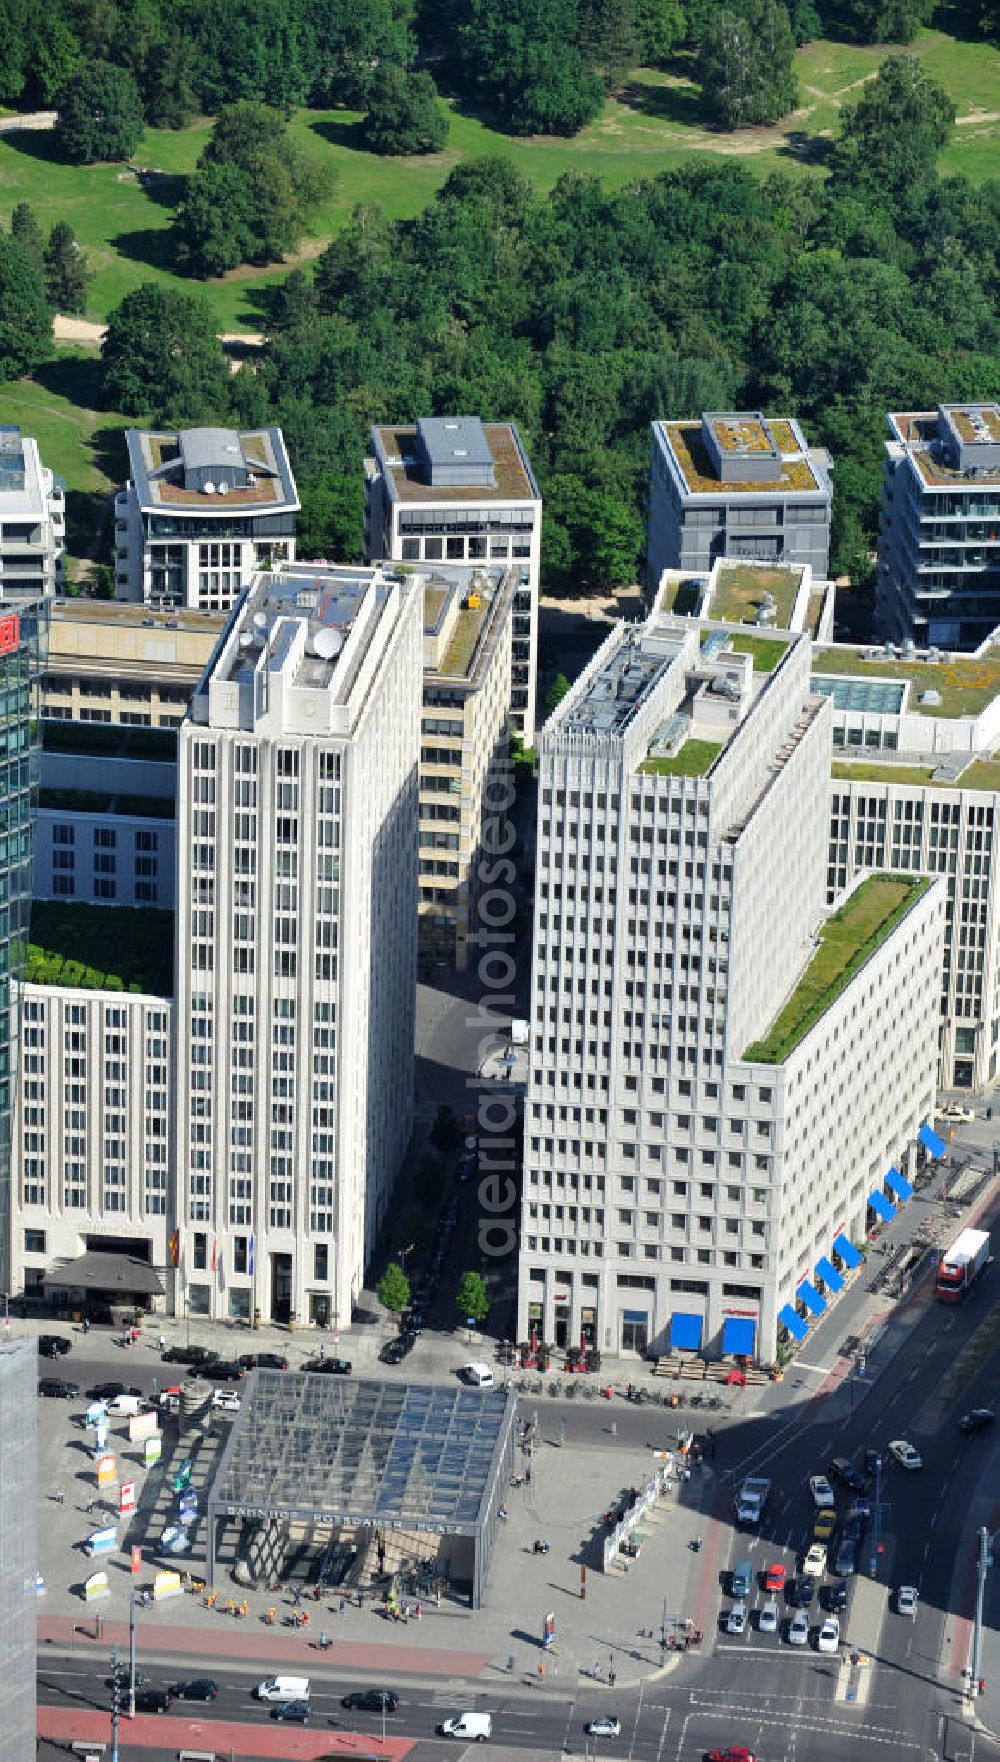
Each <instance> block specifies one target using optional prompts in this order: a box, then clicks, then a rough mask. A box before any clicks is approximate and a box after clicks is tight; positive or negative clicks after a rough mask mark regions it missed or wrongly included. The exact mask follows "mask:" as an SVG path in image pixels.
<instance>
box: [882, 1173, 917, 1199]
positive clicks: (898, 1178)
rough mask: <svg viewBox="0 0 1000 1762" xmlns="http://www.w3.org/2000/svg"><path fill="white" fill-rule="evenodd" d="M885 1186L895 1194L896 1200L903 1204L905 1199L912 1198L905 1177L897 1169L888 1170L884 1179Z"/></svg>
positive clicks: (911, 1192) (911, 1190)
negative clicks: (901, 1201)
mask: <svg viewBox="0 0 1000 1762" xmlns="http://www.w3.org/2000/svg"><path fill="white" fill-rule="evenodd" d="M885 1184H886V1186H887V1187H889V1188H890V1189H891V1191H892V1192H893V1193H895V1195H896V1198H897V1199H901V1200H903V1201H904V1202H905V1201H906V1200H907V1199H912V1198H913V1188H912V1187H911V1186H910V1183H909V1181H908V1180H907V1179H906V1176H905V1175H902V1174H900V1172H899V1170H898V1169H897V1168H891V1169H890V1170H889V1172H888V1174H887V1175H886V1177H885Z"/></svg>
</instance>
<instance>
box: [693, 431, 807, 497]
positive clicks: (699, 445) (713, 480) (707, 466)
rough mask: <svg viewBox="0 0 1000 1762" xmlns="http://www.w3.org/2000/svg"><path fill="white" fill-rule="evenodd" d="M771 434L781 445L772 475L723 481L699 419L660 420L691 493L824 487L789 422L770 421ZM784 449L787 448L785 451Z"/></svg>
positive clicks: (757, 492)
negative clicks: (694, 420) (713, 460)
mask: <svg viewBox="0 0 1000 1762" xmlns="http://www.w3.org/2000/svg"><path fill="white" fill-rule="evenodd" d="M769 426H770V430H771V434H772V435H773V437H774V440H775V442H776V444H777V446H778V448H779V449H780V452H781V462H780V468H779V469H778V470H777V471H776V473H775V474H774V475H773V476H769V477H763V478H746V479H743V478H740V479H736V480H730V481H727V482H725V483H724V482H723V481H722V479H721V478H720V477H719V476H718V474H717V472H716V471H715V469H714V466H713V462H712V459H711V458H710V456H709V452H708V448H707V447H706V445H705V442H704V440H703V438H702V425H701V423H700V422H664V423H661V424H660V427H661V429H662V432H663V434H664V436H665V438H666V440H667V441H668V443H669V445H670V448H671V451H672V452H673V455H674V458H675V460H676V462H677V466H678V469H679V470H680V473H681V476H682V477H683V479H684V482H685V485H686V487H687V490H688V493H689V494H690V495H705V496H727V497H728V496H733V495H744V494H747V495H768V494H770V495H774V494H776V493H779V492H780V493H782V494H790V493H793V492H802V493H804V492H808V493H811V494H813V495H815V494H817V493H819V492H820V491H822V490H823V485H822V484H821V483H820V481H819V479H818V477H817V475H816V473H815V471H814V470H813V467H812V464H811V463H810V461H809V459H808V458H807V457H806V456H805V455H804V454H803V453H802V450H801V448H800V447H799V445H798V443H797V441H796V439H795V435H794V431H793V430H792V427H791V424H790V423H788V422H772V423H771V424H770V425H769ZM786 449H787V451H786Z"/></svg>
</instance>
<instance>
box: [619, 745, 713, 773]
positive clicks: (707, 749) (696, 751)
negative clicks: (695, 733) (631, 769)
mask: <svg viewBox="0 0 1000 1762" xmlns="http://www.w3.org/2000/svg"><path fill="white" fill-rule="evenodd" d="M722 747H723V742H722V741H721V740H686V741H685V742H684V745H683V746H682V747H681V749H680V751H679V752H677V753H675V754H674V756H673V758H672V759H671V758H666V757H652V758H648V759H643V761H642V764H641V765H640V766H639V769H640V771H642V772H644V773H645V774H646V775H647V776H652V777H704V775H705V772H706V771H707V770H708V769H709V768H710V766H711V765H712V764H713V763H714V761H715V760H716V759H717V758H718V756H719V754H720V753H721V751H722Z"/></svg>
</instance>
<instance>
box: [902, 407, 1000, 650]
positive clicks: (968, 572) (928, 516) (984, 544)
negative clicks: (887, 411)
mask: <svg viewBox="0 0 1000 1762" xmlns="http://www.w3.org/2000/svg"><path fill="white" fill-rule="evenodd" d="M889 433H890V436H891V438H890V439H889V440H888V441H887V442H886V446H885V476H884V479H883V486H882V518H881V525H880V530H879V546H878V552H879V555H878V577H877V581H876V601H877V607H878V617H879V623H880V626H881V629H882V633H883V635H884V636H887V637H889V638H890V639H891V640H892V641H894V642H897V643H909V644H911V645H915V646H916V647H917V648H925V647H928V646H930V647H938V648H942V649H975V648H978V647H979V645H980V643H982V642H985V641H986V639H987V637H989V636H992V634H993V631H994V630H995V629H996V627H997V625H998V624H1000V404H996V403H992V404H941V405H939V407H938V409H937V410H936V411H935V410H917V411H908V412H905V413H901V414H897V415H891V416H890V417H889Z"/></svg>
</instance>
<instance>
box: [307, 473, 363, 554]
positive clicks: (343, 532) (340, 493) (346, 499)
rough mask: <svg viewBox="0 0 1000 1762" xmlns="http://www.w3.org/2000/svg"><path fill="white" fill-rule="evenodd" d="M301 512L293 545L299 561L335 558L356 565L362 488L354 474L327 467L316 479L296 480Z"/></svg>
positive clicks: (360, 535) (360, 543)
mask: <svg viewBox="0 0 1000 1762" xmlns="http://www.w3.org/2000/svg"><path fill="white" fill-rule="evenodd" d="M298 484H299V495H300V497H301V500H302V512H301V513H300V515H299V518H298V525H297V538H296V544H297V547H298V550H299V552H300V553H301V555H302V556H303V557H336V559H337V561H338V563H360V562H361V559H362V556H363V554H364V485H363V482H362V479H361V475H360V473H359V472H358V471H357V470H340V469H337V468H336V467H333V466H331V468H330V469H329V470H326V471H322V472H321V473H320V474H319V476H317V477H300V478H299V480H298Z"/></svg>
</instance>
